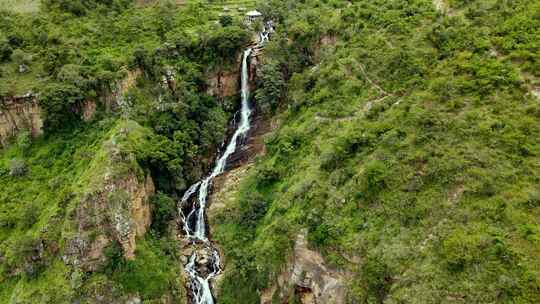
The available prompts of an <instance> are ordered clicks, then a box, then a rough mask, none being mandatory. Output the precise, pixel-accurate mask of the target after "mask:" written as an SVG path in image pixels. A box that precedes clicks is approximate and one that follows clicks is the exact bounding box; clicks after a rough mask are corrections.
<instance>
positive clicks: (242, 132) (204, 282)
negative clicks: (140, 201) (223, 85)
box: [179, 48, 251, 304]
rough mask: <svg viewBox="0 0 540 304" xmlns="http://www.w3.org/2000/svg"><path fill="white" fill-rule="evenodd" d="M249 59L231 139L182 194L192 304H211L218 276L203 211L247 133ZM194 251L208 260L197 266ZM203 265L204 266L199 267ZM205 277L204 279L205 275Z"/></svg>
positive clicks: (246, 55) (245, 62) (217, 258)
mask: <svg viewBox="0 0 540 304" xmlns="http://www.w3.org/2000/svg"><path fill="white" fill-rule="evenodd" d="M250 55H251V48H249V49H247V50H245V51H244V55H243V57H242V77H241V79H242V81H241V82H242V83H241V85H242V107H241V109H240V122H239V123H238V127H237V128H236V130H235V132H234V134H233V136H232V137H231V139H230V141H229V143H228V145H227V147H226V148H225V152H223V154H222V155H221V157H219V158H218V160H217V161H216V164H215V165H214V168H213V169H212V171H211V173H210V174H209V175H208V176H207V177H205V178H204V179H203V180H201V181H199V182H197V183H196V184H194V185H192V186H191V187H189V189H188V190H187V191H186V192H185V193H184V195H183V197H182V200H181V202H180V207H179V213H180V217H181V219H182V222H183V225H182V226H183V230H184V232H185V234H186V237H187V238H189V239H190V240H192V241H193V248H194V249H195V250H194V252H193V254H192V255H191V256H190V258H189V262H188V263H187V264H186V265H185V271H186V273H187V274H188V276H189V278H190V280H191V282H190V289H191V291H192V293H193V301H194V302H193V303H194V304H214V299H213V297H212V291H211V289H210V280H212V279H213V278H215V277H216V276H217V275H218V274H219V273H221V261H220V256H219V252H218V251H217V249H215V248H214V247H213V246H212V244H211V242H210V241H209V240H208V238H207V232H206V222H205V211H206V202H207V199H208V188H209V187H210V185H211V183H212V181H213V179H214V178H215V177H216V176H218V175H220V174H221V173H223V172H224V171H225V167H226V165H227V159H228V158H229V156H231V155H232V154H233V153H234V152H235V151H236V148H237V146H238V143H239V140H240V139H242V138H243V137H245V136H246V134H247V132H248V131H249V129H250V127H251V126H250V120H249V118H250V115H251V109H250V107H249V71H248V59H249V56H250ZM195 192H197V199H196V200H194V202H193V206H192V209H191V211H190V213H189V214H188V215H187V216H186V215H185V214H184V213H183V208H182V207H183V206H184V205H185V204H187V203H188V201H189V199H190V198H191V196H192V195H193V194H195ZM197 243H202V246H203V247H202V248H198V247H197ZM197 249H199V250H200V249H202V252H203V253H204V254H205V255H206V256H207V257H206V263H199V262H200V260H199V258H200V257H199V256H198V254H197ZM203 260H204V259H203ZM201 264H206V265H201ZM205 273H206V275H205Z"/></svg>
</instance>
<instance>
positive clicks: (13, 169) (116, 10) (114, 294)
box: [0, 0, 250, 303]
mask: <svg viewBox="0 0 540 304" xmlns="http://www.w3.org/2000/svg"><path fill="white" fill-rule="evenodd" d="M45 2H47V3H48V4H49V5H48V6H47V7H46V10H44V11H41V12H40V14H39V15H29V14H18V13H14V12H11V11H10V12H8V11H0V15H1V19H0V20H1V21H0V30H1V31H0V76H1V77H2V78H1V81H0V130H1V132H0V139H1V142H2V149H1V150H0V188H1V189H2V191H1V192H0V303H126V302H128V303H140V301H144V302H145V303H146V302H150V303H151V302H152V301H154V302H155V303H158V302H159V303H173V302H174V303H178V302H180V303H185V302H186V301H187V294H186V289H185V284H186V282H184V280H183V278H182V275H181V273H182V266H183V265H182V263H181V261H180V250H179V249H180V248H179V244H178V241H177V239H176V238H177V230H176V221H177V218H178V214H177V209H176V200H177V197H178V195H181V194H182V192H183V191H184V190H185V188H186V186H187V185H189V184H190V183H192V182H194V181H195V180H197V179H199V178H200V177H201V175H202V174H203V173H205V172H206V171H207V169H208V167H209V166H210V162H211V161H212V157H213V155H214V153H215V151H216V150H217V147H218V146H219V144H220V143H221V142H222V141H223V139H224V138H225V135H226V132H227V128H228V120H229V118H230V117H231V114H232V112H233V111H234V110H235V108H236V101H237V96H236V92H235V90H236V87H238V86H237V85H236V84H235V82H237V81H238V79H235V77H234V75H235V73H236V75H237V72H236V71H237V69H238V65H237V62H236V60H237V58H238V56H237V50H238V49H240V48H241V47H242V46H244V45H246V44H247V43H248V40H249V36H250V35H249V34H248V30H247V29H246V28H245V27H244V26H243V25H242V24H240V23H237V22H235V21H234V20H233V21H232V23H228V24H226V25H225V26H224V25H222V24H219V23H217V24H216V23H215V22H214V21H213V20H215V19H216V16H215V15H214V14H213V13H212V12H211V11H209V10H208V9H207V7H205V6H204V5H203V6H201V5H189V4H188V5H185V6H182V7H177V6H175V5H169V4H162V5H155V6H151V7H145V8H141V7H137V6H135V5H134V3H132V1H113V2H110V1H79V2H77V1H67V2H66V1H56V0H48V1H45ZM217 71H219V72H217ZM216 73H218V74H220V75H228V76H227V77H225V79H220V80H219V81H214V80H213V79H212V75H215V74H216ZM224 88H225V89H224ZM231 91H232V92H231ZM27 92H31V93H28V94H27Z"/></svg>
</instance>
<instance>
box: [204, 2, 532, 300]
mask: <svg viewBox="0 0 540 304" xmlns="http://www.w3.org/2000/svg"><path fill="white" fill-rule="evenodd" d="M261 5H262V6H263V7H264V11H265V13H266V15H271V16H273V18H274V20H276V21H279V32H278V33H277V34H276V35H275V36H274V37H273V39H272V41H271V42H270V44H268V46H267V47H266V49H265V60H266V62H265V64H266V65H268V66H269V67H266V68H265V70H270V74H266V75H264V76H262V78H261V79H260V83H261V85H262V86H260V89H259V90H258V92H257V94H256V97H257V100H258V101H259V102H262V103H266V104H272V103H276V104H278V105H279V107H278V109H277V111H278V115H279V118H280V120H281V121H282V123H281V126H280V127H279V128H278V130H276V131H275V132H274V133H273V134H272V135H271V137H270V138H269V139H268V141H267V143H266V147H267V154H266V155H265V156H263V157H261V158H259V160H258V161H257V163H256V165H255V166H254V167H253V168H252V169H250V173H249V176H248V177H247V178H245V179H244V180H243V181H242V183H241V185H240V189H241V190H240V191H239V193H238V195H237V196H236V197H235V199H234V200H233V201H232V202H229V203H230V204H229V205H228V208H227V209H226V210H224V211H222V213H221V214H220V215H219V216H218V217H217V218H216V219H215V223H214V225H213V229H214V236H215V238H216V239H217V240H218V242H219V244H221V245H222V246H223V249H224V252H225V255H226V261H227V272H226V275H225V279H224V281H223V283H222V284H221V291H220V300H221V303H255V302H257V300H258V298H259V295H260V294H259V292H260V291H262V290H263V289H265V288H268V287H269V286H271V285H275V284H276V281H277V277H278V276H279V274H280V273H281V272H282V271H283V270H284V269H285V264H286V263H287V261H288V255H289V253H291V251H292V248H293V245H294V240H295V238H296V235H297V234H298V233H300V231H301V230H302V229H305V228H307V230H308V236H307V237H308V240H309V243H310V247H311V248H313V249H315V250H317V251H319V252H321V253H322V254H323V255H324V256H325V259H326V262H327V263H328V264H329V265H330V266H332V267H337V268H338V269H342V270H343V271H345V272H346V273H348V274H349V275H350V276H351V277H352V280H350V281H349V282H346V283H347V284H348V285H349V301H350V302H351V303H383V302H384V303H450V302H453V301H463V302H467V303H538V302H539V301H540V271H539V270H540V264H539V261H540V260H539V258H538V257H539V255H540V243H539V241H538V240H539V233H540V229H539V227H540V221H539V219H540V206H539V205H538V198H539V190H538V185H539V182H540V167H539V164H540V115H539V114H540V103H539V100H538V99H536V98H535V97H533V96H532V95H531V94H529V93H528V90H529V88H530V87H531V85H538V77H539V76H540V75H538V71H539V69H538V60H540V54H539V53H538V49H539V47H540V45H539V43H540V39H539V37H540V36H539V34H540V33H539V28H540V23H539V20H540V19H538V18H537V16H538V14H540V6H539V5H538V2H537V1H525V0H523V1H489V0H479V1H450V8H451V10H450V11H451V14H443V13H440V12H437V11H435V8H434V6H433V4H432V2H431V1H427V0H416V1H401V0H394V1H382V0H380V1H379V0H377V1H354V2H352V3H345V1H317V0H310V1H268V2H267V1H265V4H261ZM535 16H536V17H535ZM334 41H335V42H334ZM276 71H279V73H281V77H280V75H279V74H278V75H276ZM281 79H285V80H286V85H285V86H283V85H282V80H281ZM268 96H273V98H268ZM272 99H273V100H272ZM351 257H356V258H351ZM356 261H359V262H356ZM274 296H276V295H274Z"/></svg>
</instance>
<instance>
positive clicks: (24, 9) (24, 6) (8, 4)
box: [0, 0, 39, 13]
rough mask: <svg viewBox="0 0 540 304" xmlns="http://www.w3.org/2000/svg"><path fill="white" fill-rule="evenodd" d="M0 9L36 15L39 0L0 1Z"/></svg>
mask: <svg viewBox="0 0 540 304" xmlns="http://www.w3.org/2000/svg"><path fill="white" fill-rule="evenodd" d="M0 8H2V9H6V10H9V11H13V12H17V13H36V12H37V11H38V10H39V0H0Z"/></svg>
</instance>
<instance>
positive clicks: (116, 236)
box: [63, 127, 155, 271]
mask: <svg viewBox="0 0 540 304" xmlns="http://www.w3.org/2000/svg"><path fill="white" fill-rule="evenodd" d="M128 132H130V131H129V130H128V127H126V128H121V129H120V131H119V132H118V133H117V134H114V135H112V137H111V139H110V140H109V141H108V142H106V143H105V144H104V146H103V148H102V152H101V153H99V154H98V155H97V156H96V158H95V159H94V161H93V162H92V163H91V164H90V166H89V169H88V172H89V175H88V176H87V177H85V178H83V180H82V181H81V182H80V183H81V184H82V191H84V192H83V193H81V194H79V195H76V198H75V206H74V208H73V210H72V211H71V212H70V214H69V217H70V221H71V223H72V224H71V225H70V226H71V227H73V228H72V229H71V230H70V232H66V234H67V235H64V237H65V239H66V245H65V246H64V254H63V260H64V262H65V263H66V264H67V265H71V266H75V267H78V268H81V269H83V270H84V271H96V270H98V269H99V267H100V266H102V265H103V263H104V262H105V261H106V259H107V256H106V255H105V254H104V252H105V249H106V248H107V247H109V246H110V245H112V244H113V243H114V242H116V243H117V244H120V246H121V253H122V254H123V256H124V257H125V258H126V259H133V258H135V249H136V238H137V237H139V236H143V235H144V234H145V233H146V231H147V229H148V228H149V227H150V224H151V221H152V218H151V215H152V210H151V204H150V197H151V196H152V195H153V194H154V193H155V187H154V182H153V180H152V177H151V176H150V175H145V174H144V173H143V172H142V169H141V168H140V167H139V165H138V163H137V161H136V159H135V156H134V155H133V153H129V152H126V151H124V150H125V148H123V145H122V144H121V143H119V141H121V139H120V138H121V137H122V136H126V134H127V133H128Z"/></svg>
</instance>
